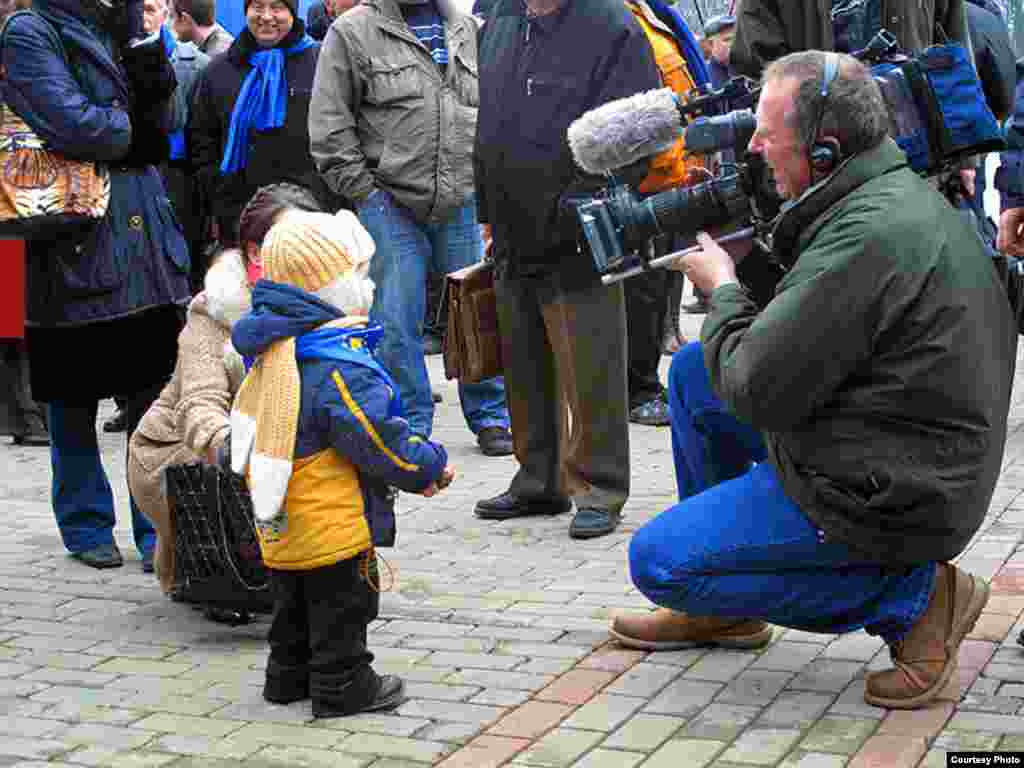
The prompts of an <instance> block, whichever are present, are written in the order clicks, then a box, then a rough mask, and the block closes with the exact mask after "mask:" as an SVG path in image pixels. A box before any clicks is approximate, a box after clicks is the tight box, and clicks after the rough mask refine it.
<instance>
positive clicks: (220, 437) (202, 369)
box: [174, 312, 233, 456]
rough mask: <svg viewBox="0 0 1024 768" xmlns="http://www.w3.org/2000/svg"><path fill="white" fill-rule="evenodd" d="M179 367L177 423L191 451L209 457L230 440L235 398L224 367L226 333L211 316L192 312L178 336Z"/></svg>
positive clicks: (175, 413)
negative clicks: (228, 438) (210, 452)
mask: <svg viewBox="0 0 1024 768" xmlns="http://www.w3.org/2000/svg"><path fill="white" fill-rule="evenodd" d="M178 366H179V367H180V368H181V393H180V397H179V400H178V405H177V407H176V408H175V409H174V416H175V421H176V423H177V424H178V426H179V429H180V431H181V434H182V436H183V438H184V440H185V444H186V445H187V446H188V447H189V449H190V450H191V451H192V452H193V453H195V454H196V455H197V456H205V455H206V452H207V450H209V449H210V448H211V447H220V446H222V445H224V443H225V441H226V439H227V437H228V434H229V432H230V428H231V427H230V417H231V401H232V399H233V397H232V393H231V382H230V381H229V379H228V373H227V369H226V367H225V366H224V341H223V333H222V332H221V331H220V330H219V326H217V324H216V323H215V322H214V321H213V320H211V319H210V318H209V317H206V316H205V315H200V314H198V313H195V312H190V313H189V317H188V323H187V324H186V326H185V329H184V330H183V331H182V333H181V335H180V336H179V337H178Z"/></svg>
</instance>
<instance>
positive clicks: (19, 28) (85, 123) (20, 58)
mask: <svg viewBox="0 0 1024 768" xmlns="http://www.w3.org/2000/svg"><path fill="white" fill-rule="evenodd" d="M4 39H5V45H4V49H3V65H4V68H5V69H6V72H7V77H6V78H5V80H4V87H3V91H2V94H3V97H4V100H5V101H6V102H7V104H8V106H10V107H11V108H12V109H14V111H15V112H17V113H18V115H20V116H21V117H22V119H24V120H25V122H26V123H28V124H29V126H31V128H32V129H33V130H34V131H35V132H36V134H37V135H38V136H39V138H41V139H43V140H45V141H46V142H48V143H49V144H50V146H52V147H53V148H54V149H55V150H57V151H58V152H61V153H63V154H65V155H67V156H68V157H70V158H73V159H76V160H92V161H97V162H101V163H113V162H117V161H118V160H120V159H122V158H123V157H124V156H125V155H126V154H127V153H128V150H129V148H130V147H131V143H132V127H131V120H130V118H129V116H128V111H127V110H128V106H129V105H127V104H124V105H120V106H117V107H113V106H112V107H101V106H97V105H96V104H93V103H92V102H91V101H90V100H89V97H88V96H87V95H86V93H85V92H84V91H83V90H82V88H81V86H80V85H79V84H78V82H77V81H76V80H75V78H74V76H73V75H72V74H71V71H70V70H69V68H68V65H67V63H66V62H65V60H64V54H63V52H62V46H61V42H60V38H58V37H57V33H56V32H55V31H53V30H52V29H50V28H49V26H48V25H47V23H46V22H45V21H43V20H42V19H41V18H37V17H35V16H31V15H25V16H19V17H18V18H16V19H14V20H13V21H12V22H11V23H10V27H9V28H8V30H7V32H6V34H5V37H4Z"/></svg>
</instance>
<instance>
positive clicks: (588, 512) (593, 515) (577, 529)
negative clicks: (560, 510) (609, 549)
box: [569, 507, 622, 539]
mask: <svg viewBox="0 0 1024 768" xmlns="http://www.w3.org/2000/svg"><path fill="white" fill-rule="evenodd" d="M621 519H622V513H621V512H612V511H611V510H610V509H596V508H594V507H582V508H581V509H577V510H576V516H575V517H574V518H573V519H572V524H571V525H570V526H569V538H571V539H596V538H597V537H598V536H604V535H606V534H609V533H611V532H612V531H614V530H615V529H616V528H618V527H619V521H620V520H621Z"/></svg>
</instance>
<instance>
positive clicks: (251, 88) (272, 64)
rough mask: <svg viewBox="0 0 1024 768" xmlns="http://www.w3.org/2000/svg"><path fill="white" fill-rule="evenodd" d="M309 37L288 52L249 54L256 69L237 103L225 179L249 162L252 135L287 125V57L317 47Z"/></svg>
mask: <svg viewBox="0 0 1024 768" xmlns="http://www.w3.org/2000/svg"><path fill="white" fill-rule="evenodd" d="M316 44H317V43H316V41H315V40H313V38H311V37H309V35H303V36H302V39H301V40H299V41H298V42H297V43H295V45H293V46H292V47H291V48H288V49H287V50H284V49H282V48H271V49H269V50H260V51H254V52H253V53H251V54H249V65H250V66H251V67H252V68H251V69H250V70H249V74H248V75H246V76H245V81H244V82H243V83H242V89H241V90H240V91H239V92H238V98H237V99H236V100H235V108H234V109H233V110H232V112H231V125H230V127H229V128H228V141H227V148H226V149H225V150H224V159H223V160H222V161H221V164H220V172H221V174H222V175H224V176H228V175H230V174H232V173H237V172H238V171H240V170H241V169H243V168H245V166H246V165H247V164H248V162H249V131H250V130H252V129H253V128H255V129H256V130H258V131H266V130H270V129H271V128H280V127H281V126H283V125H284V120H285V117H286V116H287V114H288V78H287V74H286V73H285V68H284V61H285V57H286V56H289V57H290V56H294V55H296V54H298V53H302V52H303V51H304V50H306V49H307V48H312V47H313V46H314V45H316Z"/></svg>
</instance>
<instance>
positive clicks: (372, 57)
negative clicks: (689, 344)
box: [309, 0, 512, 456]
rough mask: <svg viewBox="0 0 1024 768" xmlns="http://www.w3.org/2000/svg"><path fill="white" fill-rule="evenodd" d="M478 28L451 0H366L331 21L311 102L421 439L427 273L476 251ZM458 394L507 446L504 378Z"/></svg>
mask: <svg viewBox="0 0 1024 768" xmlns="http://www.w3.org/2000/svg"><path fill="white" fill-rule="evenodd" d="M476 30H477V28H476V22H474V21H473V19H472V18H471V17H470V16H467V15H465V14H463V13H461V12H460V11H458V10H457V9H456V8H455V6H454V3H453V2H452V0H437V2H436V3H435V0H400V1H398V2H396V0H366V2H364V3H362V4H361V5H359V6H358V7H356V8H353V9H352V10H351V11H348V12H347V13H345V14H344V15H343V16H341V17H339V19H338V20H337V21H336V22H335V23H334V24H333V25H332V26H331V28H330V29H329V30H328V32H327V36H326V37H325V38H324V41H323V50H322V51H321V53H320V60H319V63H318V64H317V70H316V78H315V80H314V83H313V95H312V100H311V102H310V108H309V136H310V149H311V151H312V154H313V159H314V161H315V162H316V165H317V169H318V170H319V171H320V173H321V174H322V175H323V177H324V179H325V180H326V181H327V184H328V186H330V188H331V189H332V191H334V192H335V193H337V194H339V195H342V196H344V197H345V198H347V199H348V201H349V202H350V203H352V205H353V206H354V207H355V208H356V211H357V213H358V215H359V219H360V221H361V222H362V223H363V225H364V226H365V227H366V229H367V230H368V231H369V232H370V234H371V235H372V236H373V239H374V241H375V242H376V244H377V251H376V254H375V255H374V258H373V262H372V264H371V267H370V276H371V277H372V278H373V281H374V283H375V284H376V286H377V287H376V293H375V295H374V300H373V309H372V312H371V315H372V317H373V319H374V320H375V321H377V322H379V323H381V324H382V325H383V326H384V327H385V328H386V331H387V332H386V333H385V335H384V339H383V341H382V342H381V344H380V346H379V347H378V356H379V357H380V359H381V362H383V363H384V365H385V366H386V367H387V368H388V370H389V371H390V373H391V375H392V376H394V378H395V380H396V382H397V383H398V386H399V389H400V390H401V395H402V401H403V403H404V405H405V409H406V412H407V413H408V417H409V421H410V422H411V424H412V426H413V428H414V429H415V430H416V431H417V432H419V433H421V434H423V435H427V436H429V435H430V432H431V429H432V426H433V419H434V402H433V397H432V394H431V390H430V380H429V378H428V376H427V368H426V364H425V362H424V359H423V317H424V311H425V303H426V277H427V274H428V272H431V271H435V272H438V273H440V274H446V273H449V272H454V271H455V270H457V269H461V268H462V267H465V266H468V265H470V264H475V263H476V262H478V261H479V260H480V259H481V258H482V256H483V242H482V239H481V234H480V228H479V226H478V224H477V213H476V202H475V199H474V189H473V163H472V153H473V136H474V132H475V130H476V113H477V105H478V104H479V99H478V88H477V85H478V81H477V42H476ZM459 396H460V399H461V401H462V411H463V414H464V416H465V418H466V421H467V423H468V424H469V427H470V429H472V431H473V432H474V433H475V434H476V435H477V441H478V443H479V445H480V449H481V450H482V451H483V452H484V453H485V454H486V455H488V456H503V455H508V454H510V453H512V436H511V434H510V433H509V431H508V423H509V420H508V410H507V408H506V406H505V384H504V380H503V379H502V378H500V377H499V378H495V379H489V380H487V381H484V382H481V383H479V384H461V385H460V386H459Z"/></svg>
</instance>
